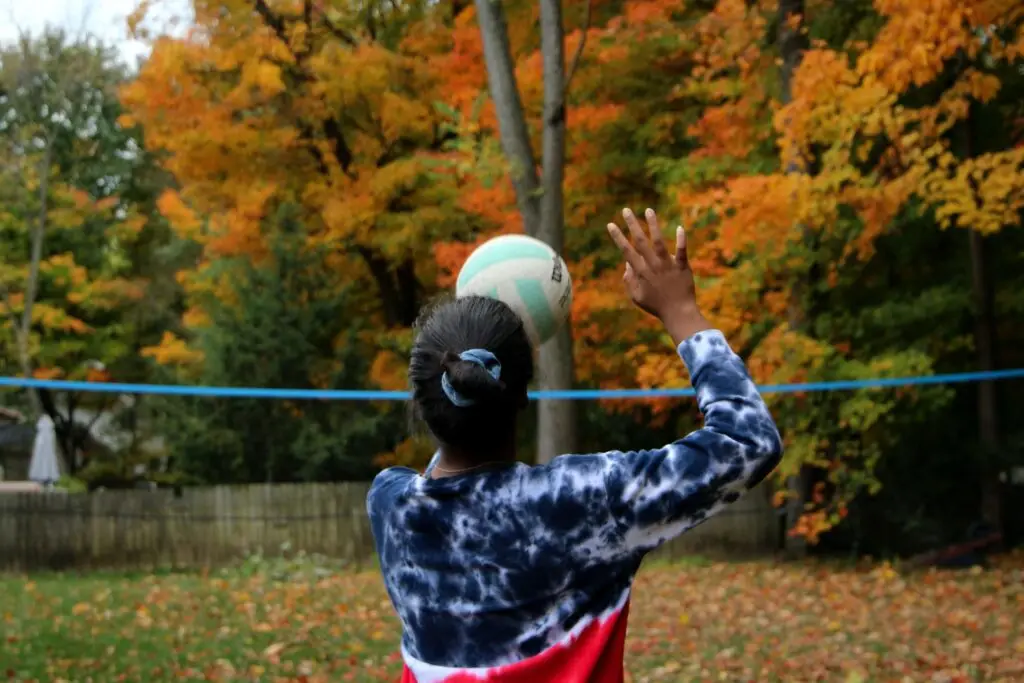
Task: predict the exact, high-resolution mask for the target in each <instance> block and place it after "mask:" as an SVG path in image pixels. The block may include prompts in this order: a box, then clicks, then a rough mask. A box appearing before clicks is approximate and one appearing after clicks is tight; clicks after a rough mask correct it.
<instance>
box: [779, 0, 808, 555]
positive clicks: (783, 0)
mask: <svg viewBox="0 0 1024 683" xmlns="http://www.w3.org/2000/svg"><path fill="white" fill-rule="evenodd" d="M803 14H804V0H780V2H779V34H778V39H779V56H780V57H781V58H782V73H781V74H780V77H781V81H782V93H781V99H782V103H783V104H788V103H789V102H790V100H791V99H792V97H793V74H794V73H795V72H796V69H797V67H798V66H799V65H800V60H801V59H802V58H803V55H804V50H805V49H806V46H807V45H806V38H805V37H804V35H803V33H801V29H802V28H803V22H800V23H799V24H797V25H796V27H795V28H794V27H793V26H792V25H791V17H803ZM798 161H799V160H798V159H785V160H784V162H785V169H786V172H787V173H799V172H800V167H799V164H798ZM802 232H806V231H802ZM805 290H806V283H805V282H803V281H802V279H796V280H795V281H794V282H793V284H792V289H791V290H790V295H789V311H788V315H787V318H788V323H789V327H790V329H792V330H800V329H802V328H803V327H804V324H805V312H804V310H803V306H804V292H805ZM810 479H811V473H810V472H809V471H808V469H807V468H806V467H801V468H800V470H799V471H798V472H797V474H796V475H794V476H792V477H790V479H789V480H788V481H787V482H786V488H787V489H788V491H789V498H788V502H787V505H786V529H787V532H788V531H789V530H791V529H793V527H794V526H795V525H796V523H797V520H799V519H800V516H801V515H802V514H803V513H804V507H805V505H806V502H807V497H808V495H809V494H810ZM785 544H786V555H787V556H789V557H790V558H794V559H796V558H800V557H803V556H804V555H806V553H807V542H806V539H804V538H803V537H802V536H792V535H790V534H789V533H787V534H786V537H785Z"/></svg>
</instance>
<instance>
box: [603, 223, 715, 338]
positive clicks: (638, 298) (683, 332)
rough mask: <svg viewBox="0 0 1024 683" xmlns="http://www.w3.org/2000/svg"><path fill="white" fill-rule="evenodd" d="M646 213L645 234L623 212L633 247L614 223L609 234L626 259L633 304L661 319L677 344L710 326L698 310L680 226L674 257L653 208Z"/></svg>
mask: <svg viewBox="0 0 1024 683" xmlns="http://www.w3.org/2000/svg"><path fill="white" fill-rule="evenodd" d="M645 213H646V218H647V227H648V231H644V229H643V228H642V227H641V226H640V223H639V221H637V219H636V216H635V215H633V212H632V211H630V210H629V209H623V210H622V216H623V218H625V219H626V225H627V226H628V228H629V233H630V235H631V236H632V238H633V242H632V244H631V243H630V241H629V239H627V238H626V236H625V235H624V234H623V233H622V230H620V229H619V226H617V225H616V224H615V223H609V224H608V234H610V235H611V237H612V240H613V241H614V242H615V244H616V245H617V246H618V247H619V249H620V250H621V251H622V254H623V256H624V257H625V259H626V271H625V273H624V274H623V277H622V279H623V280H624V281H625V283H626V290H627V291H628V292H629V295H630V298H632V299H633V303H634V304H636V305H637V306H638V307H639V308H640V309H642V310H644V311H646V312H647V313H650V314H651V315H653V316H656V317H658V318H660V319H661V321H662V323H664V325H665V328H666V330H668V332H669V334H671V335H672V337H673V339H674V340H675V342H676V343H677V344H678V343H680V342H681V341H683V340H684V339H687V338H689V337H690V336H691V335H693V334H695V333H696V332H699V331H701V330H704V329H708V327H709V325H708V322H707V320H705V319H704V316H703V315H701V313H700V310H699V308H698V307H697V293H696V289H695V287H694V281H693V271H692V270H690V262H689V260H688V259H687V256H686V232H685V231H684V230H683V228H682V226H680V227H678V228H677V229H676V248H675V254H670V253H669V252H668V249H667V248H666V247H665V241H664V240H663V239H662V237H661V232H660V231H659V229H658V217H657V216H656V215H655V214H654V211H653V210H652V209H647V211H646V212H645ZM648 233H649V234H648Z"/></svg>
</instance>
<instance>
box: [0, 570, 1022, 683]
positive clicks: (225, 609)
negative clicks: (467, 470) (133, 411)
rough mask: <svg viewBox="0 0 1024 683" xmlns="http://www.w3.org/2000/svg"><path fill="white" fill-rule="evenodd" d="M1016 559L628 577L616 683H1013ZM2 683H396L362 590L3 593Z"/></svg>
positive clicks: (277, 585)
mask: <svg viewBox="0 0 1024 683" xmlns="http://www.w3.org/2000/svg"><path fill="white" fill-rule="evenodd" d="M1022 567H1024V558H1021V557H1019V556H1018V557H1017V558H1013V559H1011V560H1009V561H1004V562H1003V564H1002V565H1001V566H998V567H996V568H994V569H992V570H986V571H977V572H970V571H968V572H939V571H930V572H923V573H918V574H913V575H910V576H902V575H900V574H899V573H898V572H896V571H895V570H893V568H891V567H889V566H887V565H878V566H875V567H872V568H868V569H863V570H837V569H835V568H829V567H826V566H822V565H813V564H808V565H772V564H759V563H753V564H712V565H710V566H698V567H690V566H657V567H650V568H647V569H645V570H643V571H642V572H641V575H640V578H639V579H638V581H637V585H636V590H635V593H634V598H633V607H632V610H631V613H632V617H631V624H630V632H629V639H628V642H627V670H628V671H629V680H630V681H632V682H633V683H648V682H653V681H758V682H761V681H787V682H788V681H839V682H840V683H869V682H874V681H879V682H883V681H884V682H888V681H894V682H895V681H899V682H900V683H903V682H904V681H932V682H940V681H942V682H944V683H960V682H964V681H1007V682H1009V681H1020V680H1024V619H1022V617H1021V615H1022V614H1024V569H1022ZM0 616H2V623H3V626H4V629H3V633H4V639H3V641H2V642H0V662H3V665H4V670H3V672H4V673H5V674H6V677H7V679H8V680H10V681H19V682H20V681H25V682H28V681H57V680H69V681H70V680H74V681H83V682H88V681H96V682H99V681H137V680H146V681H179V680H194V681H245V680H249V681H256V680H258V681H268V682H274V683H281V682H284V681H294V682H303V683H320V682H326V681H354V682H360V683H366V682H369V681H382V680H388V681H397V680H398V677H399V674H400V670H401V663H400V661H399V658H398V654H397V652H398V639H399V632H398V623H397V620H396V619H395V617H394V615H393V611H392V609H391V605H390V604H389V603H388V601H387V597H386V594H385V593H384V591H383V588H382V586H381V583H380V580H379V579H378V577H377V576H376V575H375V574H373V573H368V572H363V573H356V574H337V575H332V576H328V577H325V578H320V579H310V580H291V581H283V582H282V581H275V580H272V579H271V578H268V577H266V576H259V575H257V576H247V577H241V576H239V577H230V576H228V577H217V578H213V577H201V576H195V575H171V576H157V577H148V578H143V579H125V578H116V577H103V576H92V577H85V578H73V577H47V578H39V579H38V581H36V582H35V583H29V582H26V581H23V580H17V579H7V580H4V581H0Z"/></svg>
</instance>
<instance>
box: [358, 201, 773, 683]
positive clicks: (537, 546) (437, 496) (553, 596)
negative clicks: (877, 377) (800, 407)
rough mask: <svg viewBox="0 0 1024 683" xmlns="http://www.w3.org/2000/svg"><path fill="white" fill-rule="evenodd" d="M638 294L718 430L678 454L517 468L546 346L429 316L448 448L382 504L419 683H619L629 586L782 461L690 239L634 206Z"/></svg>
mask: <svg viewBox="0 0 1024 683" xmlns="http://www.w3.org/2000/svg"><path fill="white" fill-rule="evenodd" d="M623 213H624V217H625V220H626V224H627V226H628V232H629V233H630V235H631V236H632V242H631V241H630V240H629V239H627V238H626V236H625V235H624V234H623V232H622V230H620V229H619V228H618V227H617V226H616V225H614V224H610V225H609V226H608V230H609V233H610V235H611V237H612V239H613V240H614V241H615V243H616V244H617V245H618V246H619V248H620V249H621V251H622V253H623V255H624V256H625V261H626V265H625V274H624V276H623V279H624V280H625V284H626V288H627V290H628V292H629V294H630V296H631V298H632V300H633V302H634V303H635V304H636V305H637V306H639V307H640V308H641V309H643V310H644V311H647V312H648V313H650V314H652V315H654V316H657V317H658V318H659V319H660V320H661V322H662V323H663V324H664V326H665V329H666V331H667V332H668V334H669V335H671V337H672V339H673V341H674V343H675V344H676V346H677V349H678V352H679V355H680V357H681V359H682V361H683V362H684V363H685V364H686V366H687V368H688V369H689V372H690V377H691V380H692V382H693V386H694V388H695V389H696V394H697V401H698V405H699V407H700V410H701V412H702V413H703V415H704V427H703V428H702V429H699V430H697V431H695V432H693V433H691V434H688V435H687V436H685V437H683V438H681V439H679V440H678V441H675V442H673V443H671V444H668V445H667V446H663V447H661V448H655V449H653V450H638V451H633V452H626V453H623V452H618V451H611V452H607V453H596V454H592V455H564V456H560V457H558V458H555V459H554V460H553V461H551V462H550V463H547V464H543V465H534V466H530V465H526V464H522V463H518V462H516V450H515V443H516V432H517V428H518V418H519V415H520V414H521V413H522V411H523V409H524V408H526V406H527V403H528V399H527V388H528V386H529V384H530V382H531V380H532V379H533V373H534V366H533V349H532V348H531V346H530V342H529V340H528V339H527V336H526V333H525V331H524V329H523V324H522V322H521V320H520V319H519V318H518V316H516V314H515V313H514V312H513V311H512V310H511V309H510V308H509V307H508V306H507V305H505V304H504V303H502V302H500V301H497V300H494V299H490V298H482V297H465V298H459V299H455V300H451V301H448V302H445V303H442V304H440V305H438V306H436V307H435V308H433V309H432V310H428V311H426V312H425V313H424V314H423V316H422V318H421V321H420V322H419V323H418V325H417V328H418V331H417V337H416V341H415V344H414V346H413V350H412V357H411V360H410V364H409V379H410V383H411V385H412V400H413V404H414V407H415V410H416V412H417V414H418V416H419V417H420V418H421V419H422V420H423V421H424V422H425V423H426V425H427V427H428V428H429V429H430V432H431V433H432V434H433V436H434V438H435V439H436V441H437V443H438V451H437V453H436V454H435V456H434V458H433V459H432V460H431V462H430V464H429V465H428V467H427V468H426V470H425V471H424V472H423V473H422V474H420V473H418V472H416V471H414V470H412V469H409V468H405V467H393V468H389V469H387V470H384V471H383V472H381V473H380V474H379V475H378V476H377V477H376V479H375V480H374V482H373V485H372V487H371V489H370V492H369V495H368V498H367V508H368V510H369V515H370V521H371V526H372V529H373V537H374V541H375V544H376V549H377V553H378V555H379V557H380V564H381V571H382V573H383V575H384V583H385V586H386V588H387V591H388V595H389V596H390V599H391V601H392V603H393V604H394V607H395V609H396V611H397V612H398V615H399V617H400V619H401V622H402V627H403V635H402V645H401V650H402V657H403V661H404V669H403V677H402V681H403V683H414V682H416V683H442V682H445V683H469V682H471V681H483V680H486V681H490V682H493V683H512V682H514V683H520V682H522V683H544V682H548V681H550V682H554V683H621V681H623V654H624V642H625V636H626V621H627V616H628V609H629V598H630V591H631V588H632V585H633V579H634V576H635V575H636V573H637V570H638V569H639V568H640V563H641V561H642V559H643V557H644V556H645V555H646V554H647V553H649V552H650V551H652V550H654V549H655V548H657V547H658V546H660V545H661V544H663V543H664V542H666V541H668V540H669V539H672V538H674V537H676V536H678V535H680V534H682V533H683V532H685V531H686V530H688V529H691V528H693V527H694V526H695V525H697V524H700V523H701V522H703V521H705V520H706V519H708V518H709V517H710V516H712V515H713V514H715V513H716V512H718V511H719V510H721V509H722V508H723V507H724V506H726V505H728V504H730V503H732V502H734V501H736V500H737V499H738V498H739V497H740V495H741V494H742V493H743V492H744V491H746V490H748V489H750V488H752V487H753V486H755V485H756V484H758V483H759V482H760V481H762V480H763V479H764V478H765V477H766V476H767V475H768V474H769V473H770V472H771V471H772V469H774V467H775V466H776V465H777V464H778V462H779V459H780V457H781V454H782V443H781V440H780V438H779V433H778V430H777V429H776V426H775V423H774V421H773V420H772V418H771V415H770V414H769V412H768V409H767V407H766V406H765V404H764V401H763V400H762V399H761V397H760V395H759V394H758V391H757V388H756V387H755V385H754V383H753V381H751V379H750V376H749V374H748V373H747V370H746V368H745V367H744V364H743V362H742V361H741V360H740V359H739V357H738V356H737V355H736V354H735V353H733V351H732V350H731V349H730V347H729V344H728V342H727V341H726V340H725V337H724V336H723V335H722V333H721V332H719V331H717V330H714V329H712V328H711V327H710V325H709V324H708V322H707V321H706V320H705V319H704V317H703V315H701V313H700V311H699V309H698V307H697V301H696V295H695V290H694V280H693V274H692V272H691V270H690V267H689V263H688V260H687V255H686V237H685V234H684V232H683V229H682V228H679V230H678V232H677V237H676V248H675V253H674V254H670V253H669V251H668V249H667V248H666V245H665V243H664V241H663V240H662V238H661V236H660V232H659V230H658V225H657V218H656V216H655V215H654V212H653V211H651V210H650V209H648V211H647V222H648V228H649V233H648V232H646V231H645V230H644V229H643V228H642V227H641V226H640V224H639V222H638V221H637V219H636V217H635V216H634V215H633V214H632V213H631V212H629V211H628V210H626V211H624V212H623Z"/></svg>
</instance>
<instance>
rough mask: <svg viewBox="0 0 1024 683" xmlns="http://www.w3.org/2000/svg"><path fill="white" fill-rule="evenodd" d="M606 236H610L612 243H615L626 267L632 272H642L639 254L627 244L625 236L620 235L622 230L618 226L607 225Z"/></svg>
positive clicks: (642, 260) (641, 259)
mask: <svg viewBox="0 0 1024 683" xmlns="http://www.w3.org/2000/svg"><path fill="white" fill-rule="evenodd" d="M608 234H609V235H611V238H612V241H613V242H615V246H617V247H618V248H619V251H621V252H622V255H623V256H624V257H626V267H627V268H632V269H633V272H638V271H642V270H643V268H644V259H643V257H642V256H640V254H638V253H637V251H636V249H634V248H633V245H632V244H630V243H629V240H628V239H626V236H625V235H623V234H622V230H620V229H619V226H617V225H615V224H614V223H609V224H608Z"/></svg>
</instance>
